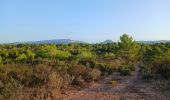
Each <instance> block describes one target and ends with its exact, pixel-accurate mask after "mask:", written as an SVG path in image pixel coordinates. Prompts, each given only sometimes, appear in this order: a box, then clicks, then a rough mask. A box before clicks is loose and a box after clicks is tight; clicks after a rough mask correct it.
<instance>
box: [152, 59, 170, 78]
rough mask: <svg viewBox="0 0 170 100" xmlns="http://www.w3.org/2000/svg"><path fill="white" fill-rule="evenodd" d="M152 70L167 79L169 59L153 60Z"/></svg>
mask: <svg viewBox="0 0 170 100" xmlns="http://www.w3.org/2000/svg"><path fill="white" fill-rule="evenodd" d="M153 66H154V68H153V70H154V71H155V72H156V73H158V74H161V75H162V76H163V77H164V78H167V79H169V78H170V60H168V59H165V60H160V61H155V62H153Z"/></svg>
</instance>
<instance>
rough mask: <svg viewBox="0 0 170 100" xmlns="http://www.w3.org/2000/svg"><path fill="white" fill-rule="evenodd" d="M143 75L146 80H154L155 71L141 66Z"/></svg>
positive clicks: (149, 67)
mask: <svg viewBox="0 0 170 100" xmlns="http://www.w3.org/2000/svg"><path fill="white" fill-rule="evenodd" d="M141 73H142V78H144V79H151V78H153V76H154V75H153V70H152V68H151V66H144V65H143V66H141Z"/></svg>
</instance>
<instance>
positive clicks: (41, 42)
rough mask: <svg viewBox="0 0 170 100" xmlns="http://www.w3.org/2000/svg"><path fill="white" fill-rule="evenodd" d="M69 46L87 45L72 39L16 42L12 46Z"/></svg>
mask: <svg viewBox="0 0 170 100" xmlns="http://www.w3.org/2000/svg"><path fill="white" fill-rule="evenodd" d="M21 43H28V44H68V43H85V42H84V41H79V40H71V39H53V40H40V41H27V42H14V43H12V44H21Z"/></svg>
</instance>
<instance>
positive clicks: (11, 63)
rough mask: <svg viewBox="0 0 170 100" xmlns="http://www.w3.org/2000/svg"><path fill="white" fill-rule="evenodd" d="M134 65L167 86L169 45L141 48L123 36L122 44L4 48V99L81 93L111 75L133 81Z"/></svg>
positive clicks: (0, 88) (0, 55)
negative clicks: (74, 89)
mask: <svg viewBox="0 0 170 100" xmlns="http://www.w3.org/2000/svg"><path fill="white" fill-rule="evenodd" d="M135 64H138V65H139V67H140V76H141V77H142V80H156V79H160V80H164V81H165V82H169V79H170V43H156V44H142V43H137V42H136V41H135V40H133V38H132V37H131V36H129V35H127V34H124V35H122V36H120V41H119V42H107V43H101V44H100V43H98V44H87V43H70V44H1V45H0V99H3V100H22V99H23V98H26V97H27V98H29V97H30V100H32V99H31V97H34V98H38V100H44V99H40V98H50V97H51V95H52V94H53V92H54V91H55V92H56V91H57V92H61V91H62V90H65V89H67V88H69V87H79V88H82V87H83V86H85V84H86V83H90V82H95V81H98V80H100V79H101V77H103V76H107V75H111V74H112V73H113V72H119V73H120V75H122V76H126V75H131V73H132V72H133V71H134V70H135ZM165 88H166V89H170V84H169V83H167V87H165ZM42 89H43V90H42ZM28 90H29V91H31V92H30V94H29V93H28ZM46 93H50V94H46ZM49 95H50V96H49ZM52 96H53V95H52ZM45 100H50V99H45Z"/></svg>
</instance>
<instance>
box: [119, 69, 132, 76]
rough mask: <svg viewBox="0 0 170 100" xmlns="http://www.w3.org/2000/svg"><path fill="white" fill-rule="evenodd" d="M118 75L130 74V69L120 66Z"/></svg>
mask: <svg viewBox="0 0 170 100" xmlns="http://www.w3.org/2000/svg"><path fill="white" fill-rule="evenodd" d="M120 75H122V76H127V75H131V70H130V69H128V68H121V69H120Z"/></svg>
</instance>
